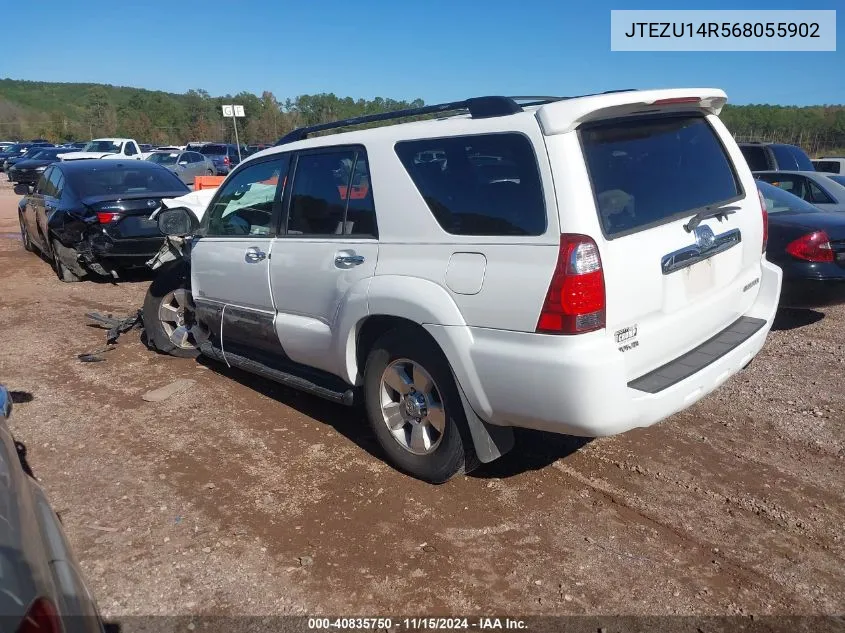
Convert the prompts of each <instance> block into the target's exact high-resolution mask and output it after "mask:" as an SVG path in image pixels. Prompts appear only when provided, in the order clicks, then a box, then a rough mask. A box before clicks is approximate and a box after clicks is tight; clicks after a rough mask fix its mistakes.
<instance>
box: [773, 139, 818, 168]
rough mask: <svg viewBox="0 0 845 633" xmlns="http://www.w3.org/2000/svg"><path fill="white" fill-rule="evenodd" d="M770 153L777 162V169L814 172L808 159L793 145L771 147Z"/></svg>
mask: <svg viewBox="0 0 845 633" xmlns="http://www.w3.org/2000/svg"><path fill="white" fill-rule="evenodd" d="M771 148H772V153H773V154H774V155H775V159H776V160H777V162H778V169H795V170H798V171H815V169H816V168H815V167H813V162H812V161H811V160H810V157H809V156H807V155H806V154H805V153H804V152H803V151H801V150H800V149H799V148H797V147H795V146H793V145H772V146H771Z"/></svg>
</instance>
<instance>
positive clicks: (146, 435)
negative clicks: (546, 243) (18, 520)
mask: <svg viewBox="0 0 845 633" xmlns="http://www.w3.org/2000/svg"><path fill="white" fill-rule="evenodd" d="M15 205H16V197H15V196H13V195H12V193H11V191H10V189H9V188H8V187H7V186H6V184H5V183H3V186H2V188H0V270H2V273H3V274H2V277H0V297H2V298H1V299H0V350H2V352H0V381H2V382H3V383H5V384H6V385H8V386H9V388H11V389H15V390H19V391H25V392H29V393H31V394H32V397H33V399H32V401H31V402H28V403H24V404H20V405H18V406H17V407H16V409H15V413H14V415H13V418H12V428H13V431H14V433H15V434H16V436H17V438H18V439H20V440H21V441H23V442H24V443H25V444H26V445H27V446H28V448H29V458H30V462H31V465H32V467H33V469H34V471H35V473H36V475H37V476H38V477H39V478H40V479H41V481H42V482H43V485H44V486H45V488H46V490H47V492H48V494H49V495H50V497H51V499H52V502H53V505H54V507H55V508H57V509H58V510H59V511H60V514H61V516H62V518H63V520H64V523H65V526H66V530H67V533H68V535H69V538H70V540H71V543H72V545H73V547H74V549H75V552H76V554H77V557H78V558H79V560H80V562H81V565H82V567H83V569H84V572H85V575H86V577H87V579H88V581H89V584H90V586H91V588H92V590H93V593H94V594H95V595H96V597H97V599H98V601H99V604H100V607H101V610H102V611H103V613H104V615H105V616H106V617H108V618H111V619H114V620H116V621H118V622H119V621H121V620H122V619H123V620H126V618H128V617H129V616H133V615H152V614H168V615H177V614H178V615H194V614H218V615H244V614H253V615H267V614H304V613H308V614H340V615H351V614H361V615H374V614H382V615H393V616H396V617H398V616H399V615H431V614H435V615H437V614H440V615H446V614H456V613H462V614H467V615H470V614H476V615H488V614H491V613H514V614H521V615H550V614H557V615H560V614H630V615H640V614H650V615H669V614H698V615H738V614H757V615H765V614H771V615H783V614H841V613H842V612H843V610H845V609H843V607H845V565H843V561H845V543H843V523H845V505H843V490H842V482H843V481H844V480H845V477H844V476H845V449H843V446H845V443H844V442H843V438H845V434H844V433H843V430H844V429H843V426H845V414H843V410H844V409H845V390H843V388H842V384H843V376H845V345H843V344H842V342H841V341H842V337H841V333H842V326H843V322H845V309H843V308H832V309H828V310H825V311H823V312H821V311H819V312H816V311H809V310H805V311H791V312H788V313H787V312H785V313H783V314H781V315H780V316H779V318H778V322H777V323H776V330H775V331H773V332H772V334H771V336H770V338H769V340H768V342H767V344H766V346H765V348H764V349H763V351H762V353H761V354H760V355H759V357H758V358H757V359H756V360H755V361H754V363H752V365H751V366H750V367H749V368H748V369H746V370H745V371H744V372H742V373H741V374H739V375H737V376H736V377H734V378H733V379H732V380H730V381H729V382H728V383H727V384H726V385H725V386H724V387H723V388H722V389H720V390H719V391H718V392H717V393H715V394H713V395H711V396H710V397H708V398H706V399H704V400H703V401H701V402H700V403H698V404H697V405H695V406H694V407H692V408H690V409H689V410H687V411H685V412H683V413H681V414H678V415H675V416H673V417H672V418H670V419H669V420H666V421H665V422H663V423H661V424H659V425H657V426H655V427H653V428H651V429H646V430H638V431H634V432H631V433H627V434H625V435H623V436H619V437H613V438H605V439H600V440H595V441H592V442H586V441H584V440H580V439H576V438H570V437H565V436H555V435H547V434H541V433H534V432H519V433H518V437H517V447H516V449H515V450H514V451H513V452H512V453H511V454H510V455H508V456H506V457H505V458H504V459H502V460H500V461H499V462H497V463H494V464H490V465H488V466H485V467H483V468H482V469H480V470H479V471H477V472H476V473H473V474H472V475H471V476H469V477H464V478H459V479H456V480H454V481H452V482H450V483H449V484H446V485H443V486H439V487H435V486H429V485H425V484H423V483H420V482H417V481H415V480H412V479H410V478H408V477H405V476H403V475H401V474H399V473H397V472H395V471H394V470H392V469H391V468H390V467H388V466H386V465H385V464H384V463H383V462H382V460H381V458H380V456H379V451H378V447H377V445H376V443H375V441H374V439H373V438H372V437H370V435H369V434H368V433H367V431H366V428H365V426H364V423H363V421H362V420H361V419H360V418H359V417H358V414H357V413H356V412H355V411H352V410H350V409H347V408H343V407H340V406H335V405H333V404H329V403H326V402H323V401H320V400H318V399H315V398H313V397H310V396H307V395H304V394H297V393H295V392H292V391H289V390H287V389H284V388H282V387H279V386H277V385H274V384H272V383H269V382H267V381H264V380H261V379H259V378H256V377H253V376H250V375H247V374H244V373H240V372H237V371H233V370H232V371H230V370H226V369H225V368H222V367H220V366H217V365H213V364H211V363H208V364H206V363H203V362H195V361H191V360H182V359H173V358H169V357H165V356H160V355H156V354H154V353H152V352H150V351H148V350H147V349H146V348H144V347H143V345H142V344H141V343H140V341H139V339H138V335H137V332H133V333H129V334H127V335H124V336H123V337H122V338H121V339H120V343H119V345H118V346H117V348H116V349H115V350H113V351H110V352H108V353H106V354H105V358H106V361H105V362H100V363H81V362H79V361H78V360H77V354H80V353H83V352H90V351H92V350H97V349H99V348H101V347H102V346H103V345H104V340H105V337H104V332H103V330H99V329H96V328H92V327H88V326H87V325H86V319H85V318H84V316H83V315H84V313H85V312H86V311H89V310H100V311H105V312H113V313H115V314H128V313H131V312H132V311H134V310H135V309H137V308H138V307H140V305H141V302H142V300H143V296H144V293H145V291H146V287H147V283H146V282H134V283H121V284H118V285H113V284H109V283H93V282H82V283H78V284H62V283H61V282H59V281H58V279H57V278H56V276H55V275H54V274H53V273H52V272H51V269H50V267H49V266H48V264H47V263H45V262H44V261H42V260H41V259H39V257H38V256H36V255H33V254H30V253H26V252H24V251H23V249H22V247H21V243H20V240H19V239H18V238H17V237H16V233H17V219H16V211H15V209H16V206H15ZM177 378H186V379H190V380H192V381H194V382H193V383H192V384H191V386H190V387H189V388H188V389H187V390H185V391H183V392H182V393H179V394H177V395H174V396H172V397H169V398H167V399H165V400H163V401H161V402H147V401H145V400H143V399H142V395H144V394H145V393H147V392H149V391H150V390H153V389H156V388H160V387H162V386H166V385H168V384H169V383H170V382H172V381H173V380H175V379H177Z"/></svg>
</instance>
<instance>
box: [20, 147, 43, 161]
mask: <svg viewBox="0 0 845 633" xmlns="http://www.w3.org/2000/svg"><path fill="white" fill-rule="evenodd" d="M43 151H44V150H43V149H41V148H40V147H32V148H30V149H28V150H27V151H26V154H24V155H23V156H21V158H22V159H26V160H29V159H30V158H35V155H36V154H38V153H39V152H43Z"/></svg>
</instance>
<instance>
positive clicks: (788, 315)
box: [772, 308, 824, 332]
mask: <svg viewBox="0 0 845 633" xmlns="http://www.w3.org/2000/svg"><path fill="white" fill-rule="evenodd" d="M823 318H824V312H819V311H818V310H810V309H809V308H781V309H780V310H778V312H777V314H776V315H775V320H774V323H772V329H773V330H775V331H776V332H778V331H787V330H795V329H797V328H800V327H806V326H808V325H813V323H818V322H819V321H821V320H822V319H823Z"/></svg>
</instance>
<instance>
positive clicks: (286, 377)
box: [200, 342, 355, 406]
mask: <svg viewBox="0 0 845 633" xmlns="http://www.w3.org/2000/svg"><path fill="white" fill-rule="evenodd" d="M200 351H201V352H202V353H203V354H204V355H205V356H208V357H209V358H213V359H214V360H216V361H219V362H221V363H226V362H228V363H229V365H231V366H232V367H237V368H238V369H243V370H244V371H248V372H250V373H252V374H257V375H259V376H261V377H263V378H267V379H268V380H272V381H274V382H277V383H279V384H282V385H285V386H286V387H291V388H292V389H298V390H299V391H305V392H306V393H310V394H312V395H315V396H319V397H320V398H325V399H326V400H331V401H332V402H338V403H340V404H345V405H348V406H351V405H352V404H354V400H355V391H354V390H353V389H352V387H349V388H347V389H345V390H339V389H338V388H337V387H336V386H334V385H328V384H322V381H319V380H317V379H316V378H315V379H312V378H311V377H305V376H298V375H296V374H294V373H288V372H285V371H281V370H279V369H275V368H273V367H268V366H267V365H265V364H263V363H259V362H257V361H254V360H252V359H250V358H245V357H243V356H240V355H239V354H233V353H232V352H226V355H225V357H224V356H223V352H222V351H221V350H220V348H218V347H215V346H214V345H212V344H211V343H209V342H206V343H203V344H202V345H201V346H200ZM338 380H339V379H338Z"/></svg>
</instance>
